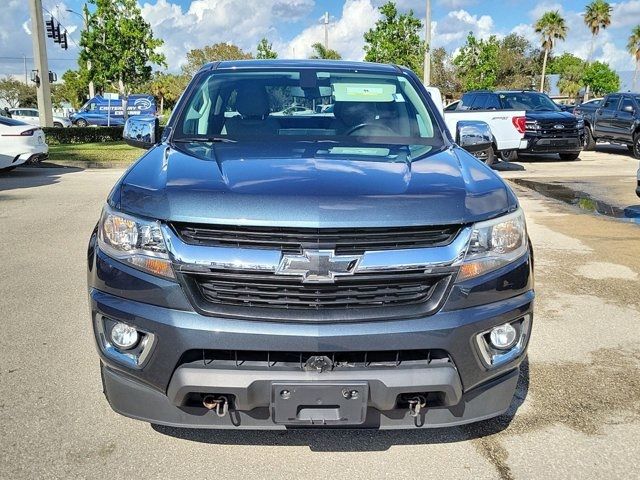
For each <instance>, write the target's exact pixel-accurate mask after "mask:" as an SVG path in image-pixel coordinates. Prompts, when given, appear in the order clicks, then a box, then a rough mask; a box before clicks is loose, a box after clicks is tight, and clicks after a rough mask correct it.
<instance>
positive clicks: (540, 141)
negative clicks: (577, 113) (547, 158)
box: [522, 131, 584, 153]
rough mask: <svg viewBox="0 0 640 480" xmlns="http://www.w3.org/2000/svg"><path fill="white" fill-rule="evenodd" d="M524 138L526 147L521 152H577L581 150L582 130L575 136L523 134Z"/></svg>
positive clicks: (582, 142) (582, 141)
mask: <svg viewBox="0 0 640 480" xmlns="http://www.w3.org/2000/svg"><path fill="white" fill-rule="evenodd" d="M581 132H582V131H581ZM525 139H526V140H527V148H526V149H524V150H522V153H577V152H580V151H581V150H582V146H583V144H584V132H582V133H581V134H580V135H578V136H575V137H564V138H549V137H543V136H538V135H532V134H525Z"/></svg>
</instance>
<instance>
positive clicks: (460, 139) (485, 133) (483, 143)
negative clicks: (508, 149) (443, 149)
mask: <svg viewBox="0 0 640 480" xmlns="http://www.w3.org/2000/svg"><path fill="white" fill-rule="evenodd" d="M456 143H457V144H458V145H459V146H460V147H462V148H464V149H465V150H466V151H467V152H469V153H471V154H474V155H475V154H477V153H480V152H483V151H486V150H489V149H490V148H491V147H492V146H493V135H492V134H491V129H490V128H489V125H488V124H486V123H485V122H480V121H475V120H464V121H460V122H458V124H457V125H456Z"/></svg>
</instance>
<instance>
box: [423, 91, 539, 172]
mask: <svg viewBox="0 0 640 480" xmlns="http://www.w3.org/2000/svg"><path fill="white" fill-rule="evenodd" d="M427 90H428V91H430V92H431V91H432V90H437V89H435V88H434V87H427ZM439 95H440V92H439V91H437V94H436V93H435V92H434V93H433V94H432V95H431V97H432V98H436V97H437V96H439ZM465 95H466V102H467V103H466V104H463V103H461V102H462V100H459V101H457V102H453V103H454V104H455V107H456V108H455V109H454V108H451V107H452V105H453V104H449V105H448V106H447V107H446V108H444V109H441V113H443V115H444V120H445V123H446V124H447V127H449V131H450V132H456V131H457V127H458V125H459V124H461V123H464V122H468V121H480V122H484V123H486V124H487V128H488V130H489V135H490V136H491V138H492V140H493V141H492V144H491V148H490V149H489V150H488V151H486V152H474V153H475V154H476V156H478V158H480V159H481V160H482V161H484V162H485V163H487V164H488V165H491V164H493V163H494V161H495V159H496V158H497V157H498V156H504V153H505V152H507V153H508V152H511V151H514V150H520V149H526V148H527V141H526V140H525V139H524V136H525V135H524V133H525V132H524V130H522V128H520V126H521V125H522V124H523V123H524V120H525V111H524V110H521V111H510V112H508V113H507V112H502V111H500V112H498V111H497V110H498V108H497V107H496V105H494V104H493V103H492V102H491V97H490V94H489V93H488V92H477V93H471V94H465ZM464 98H465V97H463V100H464ZM434 101H435V103H436V105H437V106H440V108H442V107H441V103H439V102H438V101H436V100H434ZM456 140H457V139H456Z"/></svg>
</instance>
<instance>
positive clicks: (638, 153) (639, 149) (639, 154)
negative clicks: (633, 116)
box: [633, 132, 640, 159]
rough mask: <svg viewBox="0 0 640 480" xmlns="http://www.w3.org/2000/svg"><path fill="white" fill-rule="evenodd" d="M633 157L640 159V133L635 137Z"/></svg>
mask: <svg viewBox="0 0 640 480" xmlns="http://www.w3.org/2000/svg"><path fill="white" fill-rule="evenodd" d="M633 156H634V157H636V158H637V159H640V132H638V133H636V135H635V136H634V137H633Z"/></svg>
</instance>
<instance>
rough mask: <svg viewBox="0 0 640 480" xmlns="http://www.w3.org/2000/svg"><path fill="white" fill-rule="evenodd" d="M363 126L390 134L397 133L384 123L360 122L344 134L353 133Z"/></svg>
mask: <svg viewBox="0 0 640 480" xmlns="http://www.w3.org/2000/svg"><path fill="white" fill-rule="evenodd" d="M364 128H374V129H375V128H377V129H378V130H382V131H383V132H384V133H390V134H391V135H397V133H396V132H395V131H394V130H393V129H391V128H389V127H387V126H386V125H381V124H379V123H361V124H360V125H356V126H355V127H351V128H350V129H349V130H348V131H347V133H345V135H353V134H354V133H355V132H357V131H358V130H362V129H364Z"/></svg>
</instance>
